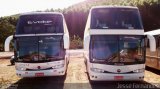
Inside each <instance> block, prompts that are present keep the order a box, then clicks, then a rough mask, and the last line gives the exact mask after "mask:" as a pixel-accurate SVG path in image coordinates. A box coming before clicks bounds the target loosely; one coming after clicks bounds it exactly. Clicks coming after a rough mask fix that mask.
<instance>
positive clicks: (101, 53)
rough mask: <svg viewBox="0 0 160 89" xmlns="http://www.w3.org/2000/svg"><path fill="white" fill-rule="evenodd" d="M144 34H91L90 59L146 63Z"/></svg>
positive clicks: (95, 60)
mask: <svg viewBox="0 0 160 89" xmlns="http://www.w3.org/2000/svg"><path fill="white" fill-rule="evenodd" d="M144 47H145V46H144V36H103V35H102V36H91V42H90V59H91V61H92V62H100V63H106V64H107V63H108V64H112V63H124V64H125V63H126V64H127V63H131V64H134V63H135V64H136V63H144V55H145V48H144Z"/></svg>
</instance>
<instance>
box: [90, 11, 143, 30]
mask: <svg viewBox="0 0 160 89" xmlns="http://www.w3.org/2000/svg"><path fill="white" fill-rule="evenodd" d="M90 28H91V29H143V26H142V21H141V18H140V14H139V11H138V9H133V8H95V9H93V10H92V11H91V26H90Z"/></svg>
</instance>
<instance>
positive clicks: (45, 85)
mask: <svg viewBox="0 0 160 89" xmlns="http://www.w3.org/2000/svg"><path fill="white" fill-rule="evenodd" d="M71 52H73V53H74V54H73V53H72V56H71V57H70V61H69V64H68V70H67V73H66V76H61V77H44V78H19V77H17V76H16V75H15V68H14V66H10V65H9V60H5V59H3V60H0V72H1V73H0V89H6V88H8V89H118V88H120V89H124V88H130V89H139V88H142V89H145V88H146V89H153V88H158V86H160V75H159V74H155V73H152V72H150V71H147V70H146V71H145V74H146V75H145V79H144V81H143V82H129V81H127V82H125V81H124V82H94V83H91V82H90V81H89V79H88V76H87V73H86V67H85V64H84V58H83V54H82V53H81V51H79V52H80V53H76V52H75V51H71Z"/></svg>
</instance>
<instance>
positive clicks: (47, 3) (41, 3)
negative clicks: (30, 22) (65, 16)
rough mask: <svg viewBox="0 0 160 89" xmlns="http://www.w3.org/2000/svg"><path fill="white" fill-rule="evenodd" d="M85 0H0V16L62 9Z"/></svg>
mask: <svg viewBox="0 0 160 89" xmlns="http://www.w3.org/2000/svg"><path fill="white" fill-rule="evenodd" d="M82 1H85V0H0V17H1V16H9V15H14V14H18V13H24V12H30V11H37V10H42V11H43V10H46V9H51V8H53V9H58V8H60V9H63V8H67V7H68V6H71V5H73V4H76V3H79V2H82Z"/></svg>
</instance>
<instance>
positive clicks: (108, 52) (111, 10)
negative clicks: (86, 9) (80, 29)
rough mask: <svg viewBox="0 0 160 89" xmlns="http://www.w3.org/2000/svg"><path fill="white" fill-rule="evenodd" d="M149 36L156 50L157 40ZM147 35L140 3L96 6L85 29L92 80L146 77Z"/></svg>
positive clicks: (88, 68) (85, 53) (85, 48)
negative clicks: (140, 12)
mask: <svg viewBox="0 0 160 89" xmlns="http://www.w3.org/2000/svg"><path fill="white" fill-rule="evenodd" d="M148 37H149V38H150V42H151V44H152V47H151V50H152V51H154V50H155V47H154V44H155V40H154V39H153V37H152V36H148ZM145 38H146V36H145V35H144V29H143V26H142V21H141V17H140V14H139V10H138V8H137V7H131V6H96V7H93V8H92V9H91V10H90V13H89V16H88V20H87V24H86V28H85V33H84V50H85V52H84V55H85V63H86V67H87V72H88V74H89V78H90V80H93V81H106V80H107V81H114V80H116V81H117V80H118V81H123V80H143V78H144V71H145V54H146V48H145ZM151 39H152V40H151Z"/></svg>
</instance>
